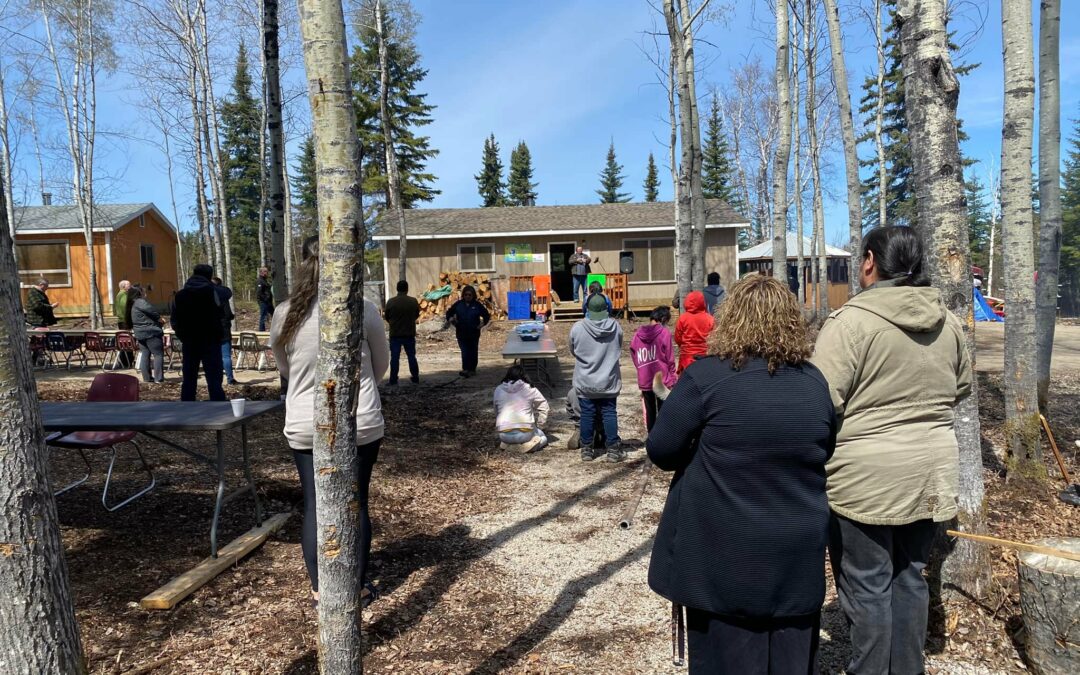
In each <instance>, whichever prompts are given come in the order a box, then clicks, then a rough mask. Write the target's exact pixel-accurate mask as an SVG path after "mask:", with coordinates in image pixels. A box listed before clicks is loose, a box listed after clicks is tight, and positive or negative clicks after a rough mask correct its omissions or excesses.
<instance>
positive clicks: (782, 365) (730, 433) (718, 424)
mask: <svg viewBox="0 0 1080 675" xmlns="http://www.w3.org/2000/svg"><path fill="white" fill-rule="evenodd" d="M688 299H689V298H688ZM708 352H709V357H708V358H702V359H698V360H697V361H695V362H693V363H691V364H690V365H689V367H687V368H686V369H685V370H684V371H683V374H682V376H681V377H680V378H679V383H678V384H677V385H676V386H675V388H674V389H673V390H672V392H671V395H670V396H668V399H667V400H666V401H665V402H664V407H663V408H661V409H660V414H659V416H658V418H657V420H656V426H654V427H653V429H652V432H650V433H649V438H648V441H647V442H646V449H647V451H648V453H649V459H651V460H652V462H653V463H654V464H655V465H656V466H657V468H659V469H661V470H663V471H673V472H675V475H674V477H673V478H672V481H671V489H670V491H669V492H668V496H667V500H666V502H665V504H664V510H663V513H662V514H661V516H660V524H659V526H658V527H657V531H656V539H655V542H654V544H653V550H652V559H651V560H650V562H649V586H650V587H651V588H652V589H653V590H654V591H656V592H657V593H658V594H660V595H661V596H663V597H665V598H667V599H668V600H670V601H672V602H673V603H676V604H678V605H683V606H685V607H686V614H687V636H688V638H689V640H688V642H689V647H690V654H689V656H690V673H693V674H694V675H698V674H705V673H739V674H741V673H785V674H790V675H795V674H796V673H799V674H802V675H809V674H810V673H816V672H817V658H818V653H817V652H818V639H819V638H818V633H819V625H820V620H821V606H822V603H823V602H824V601H825V545H826V542H827V540H828V532H829V503H828V499H827V498H826V496H825V462H826V461H827V460H828V458H829V456H830V455H831V454H832V452H833V447H834V445H835V442H836V429H837V421H836V415H835V414H834V412H833V405H832V401H831V399H830V397H829V385H828V383H827V382H826V381H825V378H824V377H823V376H822V374H821V373H820V372H819V371H818V370H817V368H815V367H814V366H812V365H810V363H809V362H808V361H807V359H809V357H810V353H811V345H810V337H809V333H808V330H807V326H806V323H805V322H804V321H803V319H802V314H801V312H800V310H799V305H798V301H797V300H796V298H795V296H794V295H793V294H792V293H791V292H790V291H788V289H787V286H786V285H784V284H782V283H780V282H779V281H778V280H776V279H773V278H772V277H766V276H760V275H754V276H751V277H748V278H746V279H743V280H742V281H739V282H737V283H736V284H735V285H734V286H733V287H732V289H731V294H730V296H729V297H728V299H727V300H726V301H725V302H724V304H723V305H721V306H720V315H719V317H718V321H717V328H716V329H715V330H714V331H713V332H712V333H711V334H710V335H709V344H708ZM874 672H875V673H877V674H878V675H883V674H885V673H888V672H889V670H888V669H885V670H881V671H874ZM893 672H901V671H893ZM912 672H913V671H912Z"/></svg>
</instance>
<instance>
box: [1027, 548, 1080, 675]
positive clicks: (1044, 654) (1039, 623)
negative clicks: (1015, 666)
mask: <svg viewBox="0 0 1080 675" xmlns="http://www.w3.org/2000/svg"><path fill="white" fill-rule="evenodd" d="M1035 543H1036V544H1039V545H1042V546H1049V547H1051V548H1056V549H1061V550H1064V551H1069V552H1072V553H1080V538H1077V537H1050V538H1047V539H1041V540H1039V541H1037V542H1035ZM1017 568H1018V576H1019V577H1020V609H1021V610H1022V612H1023V616H1024V628H1025V631H1026V634H1027V636H1026V651H1027V658H1028V665H1029V666H1031V669H1032V671H1033V672H1036V673H1041V674H1043V673H1044V674H1046V675H1050V674H1051V673H1080V562H1077V561H1075V560H1066V559H1065V558H1060V557H1057V556H1051V555H1044V554H1042V553H1023V554H1021V555H1020V558H1019V560H1018V561H1017Z"/></svg>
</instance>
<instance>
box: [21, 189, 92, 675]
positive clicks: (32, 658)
mask: <svg viewBox="0 0 1080 675" xmlns="http://www.w3.org/2000/svg"><path fill="white" fill-rule="evenodd" d="M5 186H6V184H5ZM5 186H0V188H2V189H0V201H2V202H3V204H0V207H2V208H0V218H2V219H3V221H2V222H0V512H2V513H3V517H2V518H0V671H2V672H5V673H65V674H67V673H86V672H87V665H86V661H85V659H84V658H83V653H82V643H81V640H80V638H79V627H78V624H77V623H76V621H75V607H74V605H73V603H72V600H71V591H70V590H69V585H68V571H67V563H66V562H65V560H64V547H63V542H62V541H61V539H60V524H59V521H58V519H57V515H56V502H55V501H54V500H53V492H52V487H51V486H50V485H49V481H48V475H49V466H48V464H49V462H48V458H49V453H48V452H47V451H46V450H45V447H44V443H43V441H42V432H41V414H40V410H39V408H38V398H37V385H36V384H35V382H34V373H33V368H32V366H31V363H30V351H29V350H28V349H26V326H25V325H24V324H23V312H22V301H21V298H20V295H19V281H18V280H19V276H18V271H17V270H16V268H15V257H14V254H13V253H12V251H13V248H14V243H13V242H12V240H11V234H10V230H9V227H10V224H9V223H8V222H7V213H8V212H7V200H6V199H5V194H6V187H5Z"/></svg>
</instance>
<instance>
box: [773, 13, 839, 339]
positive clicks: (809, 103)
mask: <svg viewBox="0 0 1080 675" xmlns="http://www.w3.org/2000/svg"><path fill="white" fill-rule="evenodd" d="M805 7H806V9H805V15H804V16H803V22H804V30H803V57H804V58H805V59H806V134H807V140H808V142H809V145H810V174H811V176H812V178H813V199H812V202H811V203H812V213H813V218H814V242H815V245H814V250H813V257H814V263H815V264H814V284H815V289H816V293H815V295H816V297H815V301H814V309H815V310H816V312H817V315H818V316H819V317H821V318H824V317H825V316H826V315H827V314H828V313H829V283H828V271H829V268H828V265H829V259H828V256H827V255H826V253H825V251H826V249H825V198H824V192H823V189H822V186H821V143H820V139H819V138H818V133H819V131H820V129H821V126H820V121H819V119H818V114H817V113H818V106H819V105H820V101H819V99H818V93H817V59H818V54H817V42H818V32H817V31H818V29H817V17H816V16H815V14H814V3H813V1H812V0H806V5H805ZM774 180H775V179H774Z"/></svg>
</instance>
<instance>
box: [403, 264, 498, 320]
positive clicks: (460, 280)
mask: <svg viewBox="0 0 1080 675" xmlns="http://www.w3.org/2000/svg"><path fill="white" fill-rule="evenodd" d="M444 286H449V287H450V295H448V296H446V297H443V298H439V299H438V300H425V299H424V298H423V295H422V294H421V297H420V322H421V323H422V322H424V321H427V320H429V319H432V318H434V317H437V316H444V315H445V314H446V310H448V309H450V305H452V304H454V303H455V302H457V301H458V300H460V299H461V289H462V288H464V287H465V286H472V287H473V290H475V291H476V299H477V300H478V301H480V302H481V303H482V304H483V305H484V307H487V310H488V311H489V312H490V313H491V318H492V319H496V318H501V317H502V316H503V313H502V310H500V309H499V307H498V305H497V304H496V301H495V296H494V294H493V293H492V292H491V280H490V279H488V275H486V274H477V273H475V272H442V273H440V274H439V283H438V284H428V287H427V288H426V289H425V291H424V292H425V293H426V292H428V291H434V290H436V289H439V288H442V287H444Z"/></svg>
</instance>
